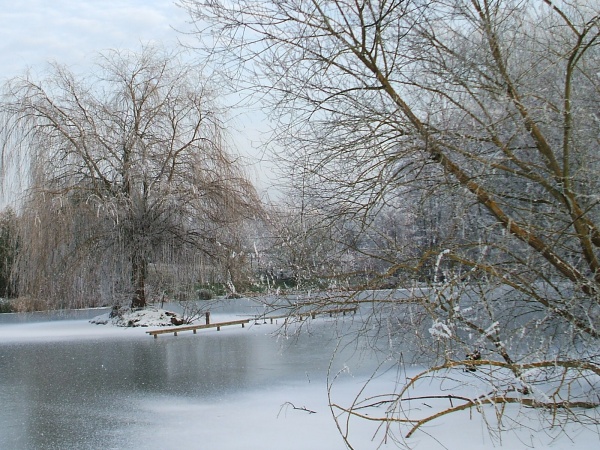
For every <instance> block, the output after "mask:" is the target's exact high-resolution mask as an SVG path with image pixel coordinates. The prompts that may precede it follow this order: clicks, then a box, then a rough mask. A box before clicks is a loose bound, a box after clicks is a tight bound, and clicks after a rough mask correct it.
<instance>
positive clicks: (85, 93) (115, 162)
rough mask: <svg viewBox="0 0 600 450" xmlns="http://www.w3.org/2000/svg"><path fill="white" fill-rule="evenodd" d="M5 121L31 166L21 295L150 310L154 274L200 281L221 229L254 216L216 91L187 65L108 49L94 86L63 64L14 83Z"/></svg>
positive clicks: (223, 241) (26, 171) (220, 248)
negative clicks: (202, 263) (200, 264)
mask: <svg viewBox="0 0 600 450" xmlns="http://www.w3.org/2000/svg"><path fill="white" fill-rule="evenodd" d="M3 113H4V114H5V118H6V121H5V129H4V141H5V142H4V151H5V153H6V154H7V155H9V154H11V153H12V154H17V155H19V156H18V158H20V160H21V161H23V160H25V161H27V162H28V164H27V166H26V168H22V169H21V171H20V172H19V175H20V176H22V177H25V178H26V180H27V186H28V188H27V191H26V195H25V197H24V201H23V204H22V206H21V213H20V232H21V242H22V243H23V244H22V247H21V249H20V253H19V258H18V261H17V262H16V264H17V269H18V273H19V292H20V293H21V295H29V296H33V297H36V298H39V297H43V298H45V299H47V300H48V301H50V302H53V303H58V304H61V305H65V303H66V305H79V304H83V305H86V304H87V305H89V304H95V303H98V302H102V303H106V302H107V301H109V302H112V301H118V302H122V301H125V299H128V300H129V301H130V303H131V306H132V307H143V306H145V305H146V302H147V296H148V293H149V288H150V286H149V285H148V283H149V278H148V277H149V274H152V273H154V274H155V276H154V277H153V279H152V281H153V282H154V283H155V285H154V286H153V287H154V288H160V289H163V288H164V286H163V287H160V286H156V283H159V282H160V280H159V278H160V277H157V276H156V273H157V272H160V273H165V272H168V273H169V277H167V278H168V279H169V282H170V283H171V284H173V283H175V284H178V283H184V282H185V283H188V284H189V283H191V282H193V280H194V279H195V278H197V276H198V274H197V271H196V262H197V261H198V260H199V259H200V258H199V257H198V254H204V255H207V257H208V259H209V260H210V259H211V258H212V259H215V260H218V259H219V258H221V257H222V256H223V255H224V254H226V253H227V251H228V243H227V233H225V232H224V231H223V230H226V229H227V227H228V226H233V225H235V224H236V223H237V222H239V221H240V220H242V219H243V218H244V217H248V216H251V215H252V214H254V212H255V210H256V207H257V204H258V202H257V201H256V196H255V192H254V190H253V188H252V186H251V184H250V183H249V182H248V181H247V180H246V178H245V176H244V173H243V171H242V169H241V167H240V166H239V164H237V163H236V162H235V161H234V159H233V158H232V156H231V155H230V154H229V153H228V151H227V149H226V145H225V141H224V136H223V125H222V123H221V121H220V114H219V111H218V108H217V106H216V103H215V95H214V92H212V91H211V90H210V89H209V88H208V86H206V83H205V82H204V81H203V79H202V76H201V74H199V73H197V72H196V71H194V70H193V69H191V68H190V67H188V66H186V65H185V64H183V63H182V62H181V60H180V58H178V57H177V55H172V54H167V53H166V52H164V51H161V50H157V49H155V48H143V49H142V50H141V51H140V52H139V53H133V52H118V51H109V52H107V53H105V54H102V55H101V56H100V58H99V60H98V63H97V65H96V66H95V67H94V70H93V71H92V73H91V75H89V76H77V75H76V74H74V73H73V72H71V71H70V70H69V69H67V68H65V67H62V66H60V65H57V64H54V65H52V66H51V70H50V71H49V73H48V75H47V77H45V78H44V79H42V80H39V81H38V80H35V79H33V78H31V77H30V76H25V77H19V78H15V79H12V80H10V81H9V82H8V83H7V85H6V88H5V97H4V102H3ZM23 155H26V156H25V157H24V156H23ZM151 269H154V270H151Z"/></svg>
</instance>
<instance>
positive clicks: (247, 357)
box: [0, 311, 372, 450]
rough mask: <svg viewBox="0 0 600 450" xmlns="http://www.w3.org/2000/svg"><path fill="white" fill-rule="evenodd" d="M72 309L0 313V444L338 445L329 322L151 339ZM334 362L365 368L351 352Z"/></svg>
mask: <svg viewBox="0 0 600 450" xmlns="http://www.w3.org/2000/svg"><path fill="white" fill-rule="evenodd" d="M231 312H232V311H229V312H226V313H229V314H230V317H228V318H229V319H231V318H234V317H231ZM78 314H79V315H80V316H84V317H81V318H79V319H77V320H73V319H76V317H75V318H74V317H73V315H68V316H65V315H62V316H59V317H58V318H57V317H49V316H46V318H45V319H44V317H42V318H40V315H30V316H29V317H28V318H27V317H25V318H24V316H15V315H12V316H10V315H5V316H4V317H2V318H0V320H1V322H0V338H2V341H0V383H1V384H0V386H1V387H0V449H13V450H19V449H105V448H114V449H168V448H183V449H188V448H189V449H192V448H222V449H227V448H241V447H247V448H282V449H291V448H298V449H301V448H345V446H344V445H343V442H342V440H341V439H340V438H339V436H338V434H337V430H336V428H335V424H334V423H333V420H332V419H331V415H330V412H329V410H328V408H327V396H326V383H325V375H326V372H327V369H328V367H329V364H330V360H331V356H332V353H333V351H334V349H335V342H336V341H335V339H333V338H334V336H335V335H336V333H335V330H336V329H337V327H338V325H339V324H338V323H337V322H334V321H333V320H331V319H326V318H324V319H317V320H314V321H312V322H311V325H310V333H304V334H302V335H301V336H300V337H299V338H296V337H291V338H289V339H285V338H281V337H276V336H274V335H273V333H274V332H275V331H276V330H277V326H276V325H270V324H264V323H263V322H262V321H260V322H259V323H258V324H255V323H254V322H252V323H251V326H250V327H246V328H244V329H242V328H241V327H237V326H236V327H224V328H223V329H222V330H221V331H220V332H217V331H216V330H214V329H212V330H201V331H199V332H198V334H196V335H194V334H192V333H191V332H184V333H180V334H179V336H177V337H174V336H172V335H161V336H160V337H159V338H158V339H153V338H152V337H150V336H148V335H147V334H145V333H144V330H139V329H137V330H118V331H114V330H113V331H110V332H106V333H105V330H106V328H107V327H104V326H102V325H91V324H88V322H87V320H86V319H87V318H88V317H89V316H93V315H96V314H99V312H91V313H89V312H81V313H78ZM86 316H87V317H86ZM49 319H55V320H52V321H48V320H49ZM56 319H58V320H56ZM61 319H62V320H61ZM218 320H219V315H218V314H217V315H214V316H213V321H218ZM347 320H348V321H351V319H350V318H348V319H347ZM11 322H12V323H11ZM15 323H16V324H15ZM70 330H73V331H70ZM15 334H16V335H17V337H14V336H15ZM11 336H13V337H11ZM19 336H21V337H22V338H20V337H19ZM32 336H33V337H32ZM352 360H356V361H357V362H356V364H353V363H351V361H352ZM336 364H338V366H340V367H343V365H344V364H346V365H349V369H350V367H351V366H352V367H355V368H356V372H353V374H352V375H353V376H356V375H358V374H359V373H360V372H361V370H363V369H362V368H364V369H365V373H367V371H366V369H367V368H368V367H369V366H370V365H372V364H371V363H370V362H369V355H368V353H367V354H365V353H362V352H361V353H360V354H355V353H354V351H353V350H351V349H349V350H348V351H346V356H344V357H343V358H341V359H340V360H339V362H338V363H336ZM293 406H297V407H301V406H302V407H306V409H310V410H313V411H315V413H314V414H313V413H308V412H306V411H304V410H299V409H294V408H293ZM298 421H299V422H298ZM305 421H309V422H305ZM307 426H310V427H313V428H314V429H315V430H316V432H315V431H313V432H311V433H310V435H308V434H307V433H306V430H307V428H306V427H307ZM313 441H314V442H313ZM311 442H312V444H311ZM315 445H316V446H315ZM321 445H323V446H321Z"/></svg>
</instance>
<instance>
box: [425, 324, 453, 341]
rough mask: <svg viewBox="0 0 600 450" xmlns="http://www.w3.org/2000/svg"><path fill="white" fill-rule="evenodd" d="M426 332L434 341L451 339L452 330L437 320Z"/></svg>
mask: <svg viewBox="0 0 600 450" xmlns="http://www.w3.org/2000/svg"><path fill="white" fill-rule="evenodd" d="M428 331H429V334H430V335H431V336H432V337H433V338H434V339H438V340H443V339H450V338H451V337H452V330H451V329H450V327H448V325H446V324H445V323H444V322H441V321H439V320H437V319H436V320H435V321H434V322H433V325H432V326H431V328H429V330H428Z"/></svg>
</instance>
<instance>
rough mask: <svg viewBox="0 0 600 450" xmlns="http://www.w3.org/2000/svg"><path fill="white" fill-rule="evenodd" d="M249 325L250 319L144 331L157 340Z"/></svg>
mask: <svg viewBox="0 0 600 450" xmlns="http://www.w3.org/2000/svg"><path fill="white" fill-rule="evenodd" d="M247 323H250V319H243V320H232V321H230V322H218V323H207V324H202V325H184V326H178V327H170V328H160V329H158V330H152V331H146V333H148V334H149V335H150V336H154V339H156V338H158V335H159V334H167V333H173V336H177V333H179V332H181V331H193V332H194V334H196V331H197V330H203V329H205V328H216V329H217V331H221V327H227V326H231V325H241V326H242V328H244V327H245V326H246V324H247Z"/></svg>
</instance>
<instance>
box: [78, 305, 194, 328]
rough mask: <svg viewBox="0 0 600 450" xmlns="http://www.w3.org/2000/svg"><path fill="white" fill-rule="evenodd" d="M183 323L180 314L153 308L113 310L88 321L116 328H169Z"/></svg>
mask: <svg viewBox="0 0 600 450" xmlns="http://www.w3.org/2000/svg"><path fill="white" fill-rule="evenodd" d="M183 322H184V320H183V317H182V316H181V315H180V314H177V313H174V312H172V311H167V310H165V309H160V308H155V307H148V308H144V309H138V310H131V309H117V310H115V309H113V310H112V311H110V312H108V313H105V314H102V315H99V316H97V317H94V318H93V319H91V320H90V323H93V324H96V325H114V326H117V327H169V326H177V325H183Z"/></svg>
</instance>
